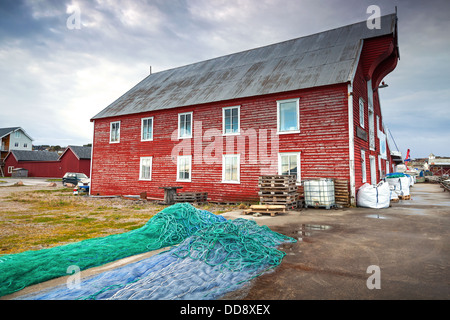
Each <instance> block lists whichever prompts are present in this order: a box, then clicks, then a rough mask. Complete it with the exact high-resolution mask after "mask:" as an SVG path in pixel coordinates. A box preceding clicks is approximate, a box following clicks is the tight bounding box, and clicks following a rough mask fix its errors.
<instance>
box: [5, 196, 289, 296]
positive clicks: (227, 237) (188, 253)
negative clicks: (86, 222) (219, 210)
mask: <svg viewBox="0 0 450 320" xmlns="http://www.w3.org/2000/svg"><path fill="white" fill-rule="evenodd" d="M295 241H296V240H295V239H293V238H290V237H287V236H284V235H282V234H279V233H276V232H273V231H272V230H270V229H269V228H268V227H267V226H262V227H261V226H258V225H257V224H256V222H254V221H249V220H246V219H240V218H239V219H235V220H229V221H227V220H226V219H225V218H223V217H222V216H217V215H214V214H212V213H210V212H208V211H205V210H199V209H196V208H195V207H193V206H192V205H190V204H187V203H182V204H176V205H173V206H171V207H168V208H166V209H164V210H163V211H161V212H159V213H158V214H157V215H155V216H154V217H152V218H151V219H150V220H149V221H148V222H147V224H145V225H144V226H143V227H141V228H139V229H136V230H133V231H130V232H127V233H123V234H117V235H111V236H108V237H103V238H95V239H89V240H84V241H80V242H77V243H71V244H67V245H63V246H59V247H54V248H50V249H43V250H38V251H26V252H23V253H18V254H12V255H4V256H0V296H2V295H5V294H9V293H12V292H15V291H18V290H20V289H22V288H24V287H26V286H29V285H32V284H36V283H40V282H43V281H46V280H49V279H52V278H56V277H60V276H67V275H68V273H67V272H68V271H67V270H68V267H69V266H77V267H78V268H79V269H80V270H85V269H87V268H91V267H95V266H99V265H102V264H105V263H107V262H111V261H115V260H118V259H122V258H125V257H128V256H131V255H136V254H139V253H143V252H147V251H151V250H156V249H160V248H164V247H168V246H174V247H172V248H171V249H170V250H167V251H165V252H163V253H160V254H158V255H154V256H152V257H150V258H147V259H144V260H141V261H138V262H135V263H130V264H128V265H125V266H123V267H120V268H117V269H114V270H110V271H106V272H103V273H100V274H97V275H94V276H91V277H87V278H83V279H82V280H81V283H79V285H75V286H68V285H67V284H63V285H60V286H57V287H54V288H50V289H47V290H46V291H40V292H37V293H33V294H30V295H26V296H22V298H21V299H120V300H122V299H216V298H218V297H221V296H223V295H224V294H226V293H227V292H230V291H233V290H236V289H238V288H240V287H241V286H242V285H243V284H244V283H246V282H247V281H249V280H251V279H253V278H254V277H256V276H258V275H260V274H262V273H264V272H265V271H267V270H270V269H272V268H274V267H276V266H277V265H279V264H280V263H281V260H282V258H283V257H284V255H285V253H284V252H282V251H280V250H277V249H276V247H277V246H278V245H280V244H281V243H284V242H295Z"/></svg>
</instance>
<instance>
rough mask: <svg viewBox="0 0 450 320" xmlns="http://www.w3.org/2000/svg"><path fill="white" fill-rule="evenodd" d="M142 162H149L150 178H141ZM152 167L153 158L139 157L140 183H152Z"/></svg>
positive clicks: (142, 171)
mask: <svg viewBox="0 0 450 320" xmlns="http://www.w3.org/2000/svg"><path fill="white" fill-rule="evenodd" d="M144 160H150V177H148V178H147V177H143V176H142V175H143V173H144V170H143V162H144ZM152 166H153V157H141V158H140V160H139V180H141V181H152Z"/></svg>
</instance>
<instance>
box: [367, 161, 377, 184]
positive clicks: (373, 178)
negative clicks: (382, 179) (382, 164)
mask: <svg viewBox="0 0 450 320" xmlns="http://www.w3.org/2000/svg"><path fill="white" fill-rule="evenodd" d="M369 167H370V184H372V185H376V184H377V164H376V159H375V156H373V155H369Z"/></svg>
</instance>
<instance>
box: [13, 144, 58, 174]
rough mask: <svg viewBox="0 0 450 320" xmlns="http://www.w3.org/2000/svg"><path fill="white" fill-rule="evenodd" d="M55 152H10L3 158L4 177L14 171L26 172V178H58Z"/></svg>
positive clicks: (56, 154)
mask: <svg viewBox="0 0 450 320" xmlns="http://www.w3.org/2000/svg"><path fill="white" fill-rule="evenodd" d="M58 158H59V155H58V153H56V152H49V151H32V150H11V151H10V152H9V153H8V155H7V156H6V158H5V168H7V171H6V172H5V175H6V176H11V175H12V172H13V170H14V169H18V168H21V169H26V170H28V177H59V176H60V163H59V161H58Z"/></svg>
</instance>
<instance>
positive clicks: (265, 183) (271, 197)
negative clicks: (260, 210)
mask: <svg viewBox="0 0 450 320" xmlns="http://www.w3.org/2000/svg"><path fill="white" fill-rule="evenodd" d="M258 186H259V192H258V195H259V200H260V202H261V204H263V205H279V206H285V207H289V208H297V201H298V192H297V191H298V189H297V185H296V178H295V176H287V175H265V176H260V177H259V183H258Z"/></svg>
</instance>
